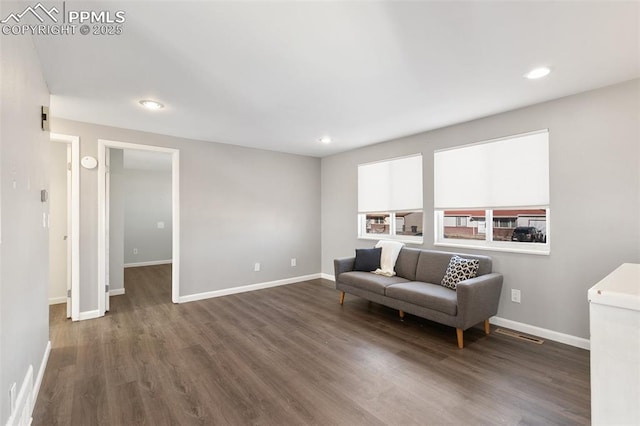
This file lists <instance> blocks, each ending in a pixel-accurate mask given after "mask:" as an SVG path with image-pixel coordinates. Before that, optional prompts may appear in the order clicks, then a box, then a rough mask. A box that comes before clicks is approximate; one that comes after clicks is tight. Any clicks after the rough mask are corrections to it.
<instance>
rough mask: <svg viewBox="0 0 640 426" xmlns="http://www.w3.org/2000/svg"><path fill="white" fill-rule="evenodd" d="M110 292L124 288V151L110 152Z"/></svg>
mask: <svg viewBox="0 0 640 426" xmlns="http://www.w3.org/2000/svg"><path fill="white" fill-rule="evenodd" d="M109 156H110V159H109V169H110V173H109V179H110V182H109V183H110V185H109V282H108V284H109V290H110V291H113V290H120V289H122V288H124V197H125V192H126V182H125V178H124V170H123V151H122V150H121V149H110V150H109Z"/></svg>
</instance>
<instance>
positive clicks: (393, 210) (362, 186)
mask: <svg viewBox="0 0 640 426" xmlns="http://www.w3.org/2000/svg"><path fill="white" fill-rule="evenodd" d="M418 158H419V159H420V160H419V164H420V179H419V186H418V185H417V184H416V185H414V186H413V187H412V189H411V190H409V191H407V190H406V189H407V188H406V186H404V185H398V182H406V181H405V180H403V179H410V180H409V182H412V181H413V182H416V181H418V178H417V177H416V176H411V177H407V176H406V174H407V171H417V170H418V169H417V168H416V167H411V165H410V164H409V165H407V164H406V163H404V165H400V164H398V163H399V162H401V161H403V160H409V161H412V159H416V160H417V159H418ZM423 161H424V159H423V155H422V153H416V154H411V155H406V156H402V157H396V158H389V159H384V160H380V161H373V162H371V163H364V164H359V165H358V214H357V219H358V223H357V229H358V238H359V239H363V240H381V239H385V240H395V241H401V242H405V243H410V244H422V243H423V242H424V229H425V214H424V200H423V185H424V165H423ZM394 162H395V164H393V163H394ZM383 163H388V164H389V170H394V167H395V170H396V172H389V175H388V176H389V178H388V179H380V176H385V175H384V173H385V169H384V164H383ZM377 165H380V166H382V168H381V169H382V170H380V171H378V170H376V169H375V167H376V166H377ZM370 166H373V167H374V171H372V170H371V168H370ZM361 167H362V169H361ZM361 170H362V171H363V172H364V173H365V174H364V176H368V177H367V178H365V180H361V179H362V178H361ZM365 170H368V171H365ZM398 170H400V171H398ZM411 179H413V180H411ZM372 182H374V183H373V185H375V184H376V183H380V184H381V187H383V188H385V189H384V190H383V191H382V194H383V196H382V197H380V198H377V197H378V194H379V193H380V191H379V190H378V188H377V187H375V189H372ZM361 191H362V192H361ZM371 194H375V196H376V198H374V199H373V202H371V198H370V197H368V196H370V195H371ZM384 195H387V197H386V198H385V197H384ZM361 197H363V198H361ZM380 200H382V201H380ZM377 209H381V210H377ZM387 209H389V210H387ZM409 212H420V213H422V233H423V235H420V236H414V235H397V230H396V215H397V214H399V213H409ZM367 215H389V233H388V234H374V233H367V220H366V217H367Z"/></svg>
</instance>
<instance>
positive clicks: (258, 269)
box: [253, 262, 260, 272]
mask: <svg viewBox="0 0 640 426" xmlns="http://www.w3.org/2000/svg"><path fill="white" fill-rule="evenodd" d="M253 270H254V271H255V272H260V262H256V264H255V265H253Z"/></svg>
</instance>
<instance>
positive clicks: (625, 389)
mask: <svg viewBox="0 0 640 426" xmlns="http://www.w3.org/2000/svg"><path fill="white" fill-rule="evenodd" d="M588 295H589V302H590V303H589V314H590V329H591V422H592V424H593V425H594V426H599V425H640V265H637V264H631V263H625V264H623V265H622V266H620V267H619V268H618V269H616V270H615V271H613V272H612V273H611V274H609V275H608V276H607V277H605V278H604V279H603V280H602V281H600V282H599V283H598V284H596V285H595V286H593V287H592V288H591V289H589V293H588Z"/></svg>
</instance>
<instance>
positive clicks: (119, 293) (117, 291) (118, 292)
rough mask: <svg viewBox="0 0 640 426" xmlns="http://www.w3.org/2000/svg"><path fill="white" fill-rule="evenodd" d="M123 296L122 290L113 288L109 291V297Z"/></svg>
mask: <svg viewBox="0 0 640 426" xmlns="http://www.w3.org/2000/svg"><path fill="white" fill-rule="evenodd" d="M123 294H124V288H114V289H113V290H109V296H122V295H123Z"/></svg>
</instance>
